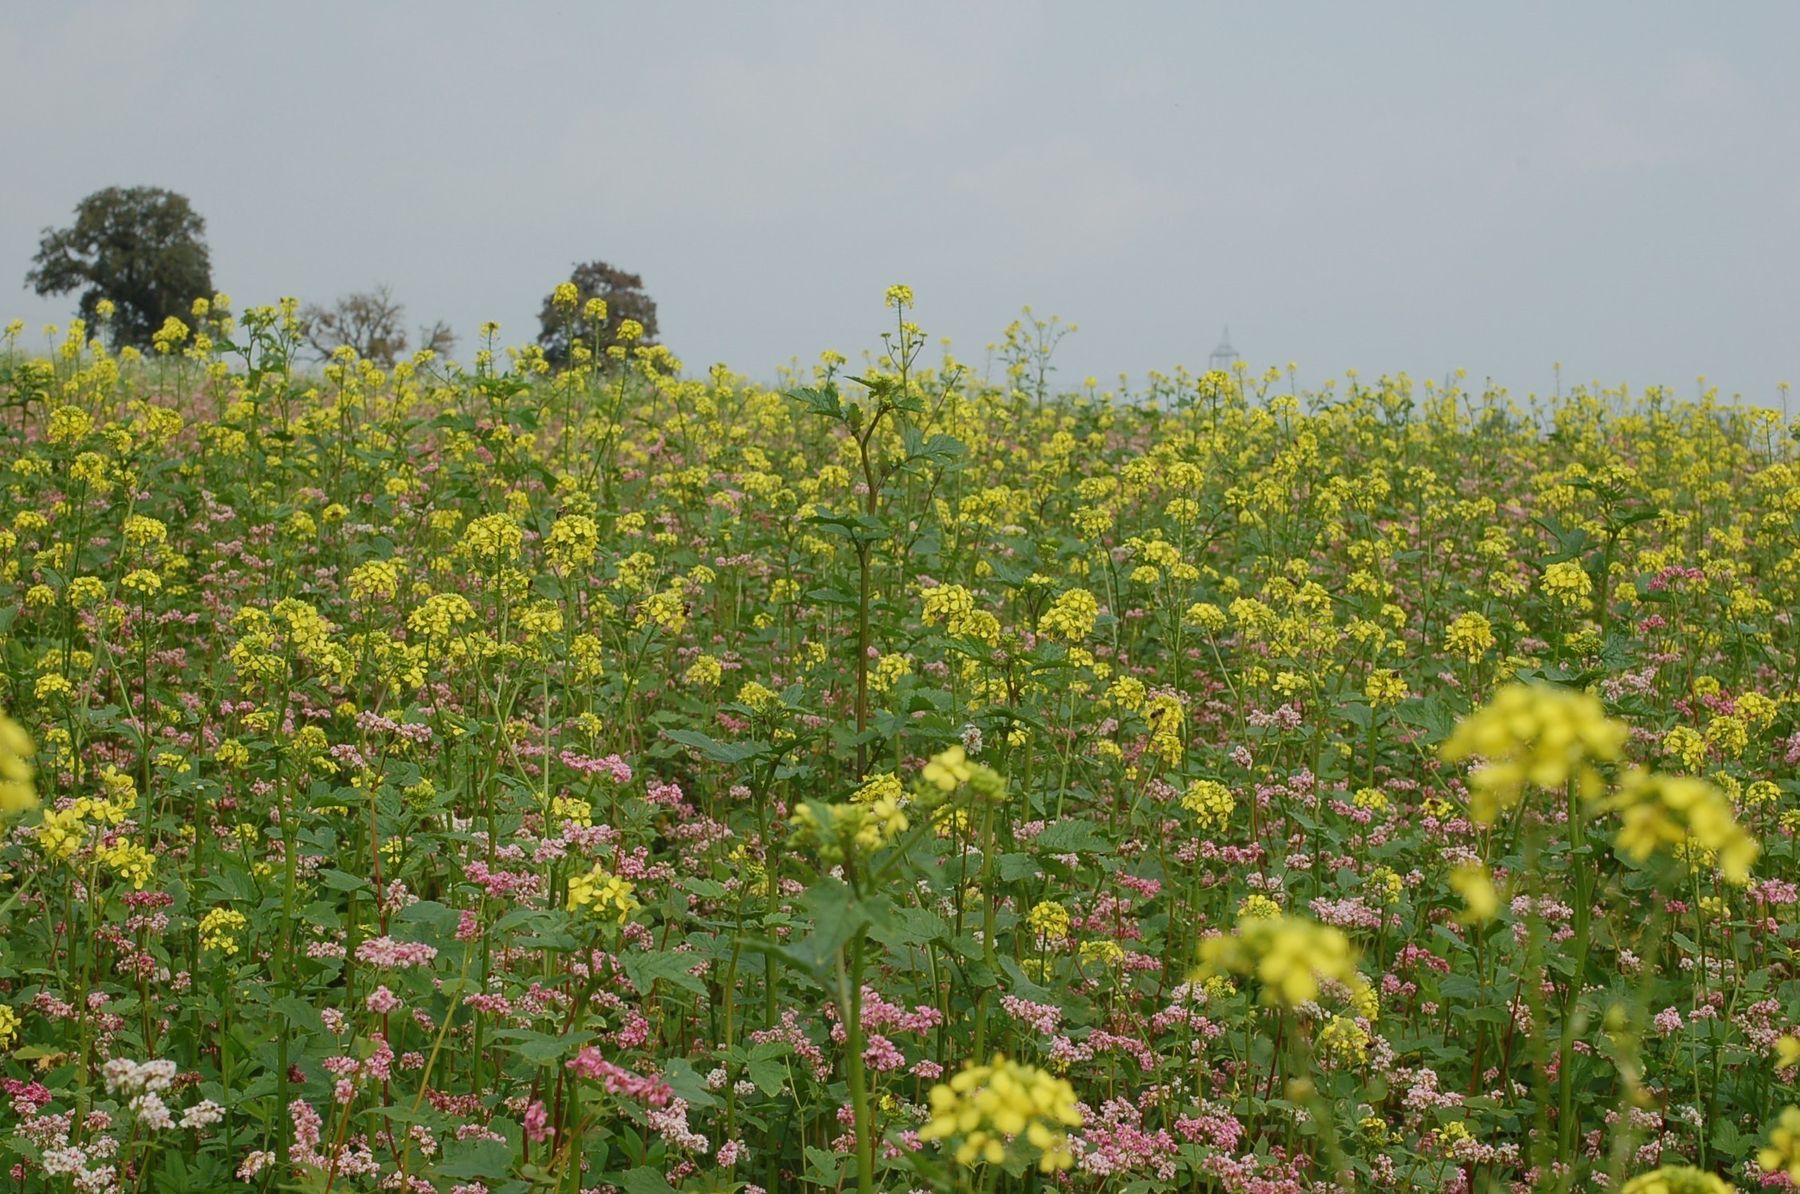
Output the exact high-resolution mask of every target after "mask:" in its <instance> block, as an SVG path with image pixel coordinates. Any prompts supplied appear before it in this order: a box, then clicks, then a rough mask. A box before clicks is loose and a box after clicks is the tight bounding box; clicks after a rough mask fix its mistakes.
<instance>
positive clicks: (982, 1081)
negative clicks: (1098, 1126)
mask: <svg viewBox="0 0 1800 1194" xmlns="http://www.w3.org/2000/svg"><path fill="white" fill-rule="evenodd" d="M1080 1126H1081V1111H1080V1108H1078V1107H1077V1106H1076V1104H1075V1091H1074V1088H1073V1087H1071V1086H1070V1085H1069V1084H1068V1082H1067V1081H1065V1080H1064V1079H1061V1078H1057V1077H1053V1076H1052V1075H1050V1074H1047V1073H1045V1072H1044V1071H1043V1070H1040V1069H1038V1068H1037V1067H1036V1066H1030V1065H1021V1064H1019V1063H1018V1062H1016V1061H1008V1060H1007V1059H1006V1058H1005V1057H1003V1056H1001V1055H1000V1054H998V1053H996V1054H995V1055H994V1060H993V1061H992V1062H990V1063H989V1064H987V1065H974V1064H972V1063H971V1064H969V1065H966V1066H964V1067H963V1069H962V1072H961V1073H959V1074H957V1075H956V1076H955V1077H953V1078H951V1079H950V1081H949V1082H940V1083H939V1084H938V1085H936V1086H934V1087H932V1088H931V1122H929V1123H927V1124H926V1125H925V1126H924V1127H923V1128H921V1129H919V1139H921V1140H949V1139H952V1138H960V1143H958V1144H957V1146H956V1152H955V1156H956V1161H957V1164H959V1165H963V1166H967V1167H970V1168H972V1167H974V1166H976V1165H979V1164H982V1163H984V1162H985V1163H986V1164H989V1165H998V1164H1000V1163H1001V1162H1002V1161H1004V1160H1006V1155H1007V1150H1008V1148H1009V1147H1011V1146H1012V1145H1014V1144H1015V1143H1016V1142H1017V1141H1019V1140H1020V1139H1021V1138H1022V1139H1023V1140H1024V1141H1025V1142H1026V1143H1027V1144H1029V1145H1030V1146H1031V1148H1032V1149H1033V1150H1035V1151H1036V1152H1037V1155H1038V1156H1037V1164H1038V1169H1039V1170H1040V1171H1042V1172H1044V1173H1054V1172H1056V1171H1057V1170H1060V1169H1068V1168H1069V1167H1070V1166H1072V1165H1073V1164H1074V1163H1075V1158H1074V1155H1073V1154H1072V1153H1071V1152H1070V1151H1069V1137H1068V1132H1067V1129H1069V1128H1078V1127H1080Z"/></svg>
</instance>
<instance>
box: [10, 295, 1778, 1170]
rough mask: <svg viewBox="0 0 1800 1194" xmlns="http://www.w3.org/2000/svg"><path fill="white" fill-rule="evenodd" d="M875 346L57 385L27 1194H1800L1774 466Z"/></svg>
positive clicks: (898, 309) (33, 801)
mask: <svg viewBox="0 0 1800 1194" xmlns="http://www.w3.org/2000/svg"><path fill="white" fill-rule="evenodd" d="M888 297H889V303H890V306H891V307H892V308H893V320H892V322H891V323H890V328H891V330H890V331H889V332H888V334H887V335H886V336H884V337H883V338H882V341H881V347H879V348H877V349H876V350H875V351H874V353H873V354H872V356H871V359H870V360H869V361H868V362H867V364H866V367H865V368H864V369H863V370H862V374H863V376H862V377H860V378H855V379H853V378H850V377H848V376H845V374H844V359H843V358H842V357H841V356H838V355H836V354H826V355H825V357H824V358H822V361H821V364H820V365H819V367H818V368H817V369H816V370H815V371H814V373H813V375H812V376H809V377H805V378H792V379H789V381H788V382H787V383H786V384H785V385H784V387H783V389H784V391H785V392H781V391H771V390H768V389H765V388H762V387H760V386H757V385H754V384H751V383H749V382H747V381H745V380H744V379H742V378H738V377H734V376H731V375H729V374H727V373H725V372H724V371H722V370H719V371H715V372H714V373H713V374H712V375H711V376H709V377H707V378H705V379H704V380H699V379H691V378H684V377H683V376H682V375H681V372H680V366H679V363H678V362H677V361H676V360H674V358H673V357H671V356H670V355H669V353H668V351H667V350H666V349H664V348H661V347H655V346H647V345H646V344H645V343H644V342H643V340H642V339H641V336H639V335H637V334H634V333H632V332H631V331H630V329H628V328H622V327H618V326H614V327H613V328H612V329H611V331H610V332H609V333H607V334H606V335H601V334H599V333H597V332H593V331H592V330H591V329H590V331H589V332H588V333H586V334H589V335H591V336H592V343H593V350H592V351H590V352H589V353H587V354H585V355H584V356H582V357H581V358H580V359H576V360H573V361H572V364H573V365H574V367H572V368H570V369H568V370H566V371H561V372H558V371H554V370H552V369H550V368H549V365H548V362H547V361H546V360H545V358H544V356H543V353H542V350H541V349H536V348H533V349H526V350H521V351H517V352H514V353H510V354H497V353H495V352H493V351H492V350H491V349H484V350H483V351H482V352H481V353H480V354H479V355H478V356H477V358H476V360H475V362H474V366H473V368H472V369H470V370H464V369H462V368H459V367H456V366H454V365H450V364H448V363H446V362H443V361H441V360H438V359H436V358H434V357H433V356H432V355H431V354H429V353H425V354H420V355H419V356H418V357H416V358H414V359H411V360H405V361H401V362H400V363H398V364H396V365H395V366H394V367H393V368H392V369H391V370H383V369H381V368H379V367H378V366H376V365H375V364H374V363H372V362H369V361H366V360H362V361H358V360H354V359H350V358H349V357H348V356H346V355H344V354H340V356H339V357H338V358H336V359H335V360H334V362H333V363H331V364H330V365H328V366H327V367H326V368H325V369H324V370H323V372H322V374H319V375H311V376H309V375H304V374H302V373H301V372H300V371H298V370H297V369H296V367H295V366H294V365H293V364H292V361H293V357H294V353H295V351H296V348H297V347H298V341H299V337H300V334H301V325H300V322H299V320H298V317H297V312H296V310H295V307H294V305H293V304H292V303H286V304H283V305H282V306H281V307H278V308H255V309H251V310H247V311H244V312H243V313H242V314H241V315H238V316H236V317H233V315H232V314H231V313H230V310H229V301H228V300H226V299H225V298H224V297H223V296H220V297H219V298H217V299H214V300H212V301H211V302H209V303H203V304H200V305H198V306H197V307H196V309H195V310H194V312H193V313H192V314H190V315H189V316H188V317H187V318H186V319H184V320H176V319H171V320H169V321H167V322H166V323H165V324H164V325H162V327H161V328H160V330H159V331H158V332H157V334H156V337H155V351H154V352H152V353H151V354H149V355H147V356H140V355H139V354H137V353H136V352H125V353H123V354H120V355H117V356H115V355H110V354H109V353H108V352H107V350H106V348H105V347H104V345H103V343H102V341H101V339H100V338H99V337H97V336H95V337H92V338H90V334H91V332H92V331H93V328H92V327H90V326H83V325H80V324H77V325H74V326H72V327H70V328H69V329H67V332H66V334H64V333H58V334H57V338H56V339H54V340H53V341H52V343H51V345H50V351H49V352H48V354H47V355H43V356H35V357H34V356H30V355H27V354H26V353H24V352H23V351H22V350H20V348H19V346H18V342H17V336H18V333H17V331H16V330H14V331H11V332H9V334H8V338H7V341H6V342H5V344H4V345H0V390H3V391H4V393H3V394H0V397H3V398H4V399H5V400H6V403H7V405H4V406H0V418H3V419H4V426H3V427H0V707H3V708H5V709H6V710H7V712H8V714H10V717H11V719H12V720H10V721H8V720H0V815H4V816H6V818H7V819H6V821H5V822H4V836H0V907H3V909H4V910H3V911H0V917H4V920H3V922H0V923H3V925H4V932H3V933H0V1086H3V1088H4V1091H5V1093H6V1096H7V1097H6V1100H5V1102H4V1104H0V1160H3V1163H4V1164H5V1165H7V1166H10V1167H12V1177H13V1179H14V1184H15V1185H16V1187H17V1188H20V1189H32V1190H40V1189H43V1190H67V1189H81V1190H115V1189H117V1190H124V1189H130V1190H158V1191H177V1190H218V1189H226V1188H247V1187H248V1188H258V1189H275V1188H284V1189H306V1190H314V1191H322V1190H327V1189H376V1188H382V1189H407V1190H434V1189H435V1190H455V1191H460V1192H463V1194H470V1192H474V1191H494V1192H498V1191H525V1190H549V1189H557V1190H576V1189H582V1190H600V1189H609V1188H618V1189H622V1190H625V1191H628V1192H630V1194H644V1192H649V1191H665V1190H668V1189H670V1188H674V1189H679V1190H682V1191H700V1190H719V1191H725V1190H748V1189H754V1188H760V1189H762V1190H765V1191H793V1190H837V1189H856V1188H860V1189H863V1190H876V1189H879V1190H912V1189H936V1190H958V1189H986V1190H991V1189H996V1188H1006V1189H1030V1188H1045V1189H1047V1188H1062V1189H1069V1190H1083V1191H1086V1190H1101V1189H1105V1190H1143V1191H1160V1190H1170V1191H1173V1190H1208V1191H1233V1192H1265V1194H1266V1192H1280V1191H1311V1190H1326V1189H1346V1190H1360V1189H1368V1188H1375V1187H1377V1186H1379V1187H1381V1188H1386V1189H1391V1190H1395V1191H1415V1190H1416V1191H1461V1190H1476V1191H1479V1190H1489V1189H1564V1190H1588V1189H1595V1188H1599V1187H1600V1186H1602V1185H1607V1186H1610V1187H1611V1188H1614V1189H1620V1188H1623V1189H1626V1190H1630V1191H1634V1192H1638V1194H1648V1192H1653V1191H1672V1192H1673V1191H1688V1190H1692V1191H1718V1190H1724V1189H1726V1188H1727V1185H1726V1183H1727V1182H1730V1183H1746V1184H1765V1185H1774V1186H1779V1187H1787V1186H1789V1185H1791V1184H1792V1179H1791V1178H1790V1176H1789V1175H1790V1173H1792V1174H1794V1175H1795V1176H1800V1111H1797V1110H1790V1111H1788V1112H1786V1113H1785V1114H1784V1113H1783V1111H1782V1108H1783V1107H1784V1106H1785V1105H1787V1104H1790V1103H1792V1102H1794V1101H1795V1098H1796V1096H1795V1090H1794V1082H1795V1072H1796V1070H1795V1067H1796V1064H1797V1063H1800V1040H1797V1039H1796V1038H1795V1036H1794V1035H1792V1030H1793V1028H1794V1025H1795V1024H1796V1022H1797V1021H1800V981H1797V980H1796V975H1795V954H1794V950H1795V947H1796V941H1797V937H1800V886H1797V884H1796V875H1795V872H1796V866H1795V857H1796V850H1795V844H1794V834H1795V831H1796V829H1800V784H1797V783H1796V781H1795V778H1794V765H1795V764H1796V763H1797V762H1800V716H1797V710H1800V704H1797V701H1800V694H1797V692H1796V688H1795V677H1796V675H1800V628H1797V627H1796V626H1795V625H1794V621H1793V616H1792V614H1793V611H1794V609H1795V608H1796V604H1797V601H1800V563H1797V562H1796V561H1797V557H1796V553H1795V549H1796V546H1800V485H1797V484H1796V482H1797V480H1800V476H1797V474H1796V465H1795V463H1794V455H1795V451H1794V448H1795V444H1794V440H1793V438H1791V436H1790V435H1789V429H1788V428H1787V427H1784V426H1783V424H1782V421H1781V419H1780V418H1779V417H1778V416H1777V415H1775V414H1773V413H1771V412H1767V411H1757V410H1742V409H1735V408H1729V407H1724V406H1720V405H1718V404H1717V403H1716V402H1715V401H1714V400H1712V399H1711V398H1710V397H1706V398H1703V399H1701V400H1699V401H1695V402H1683V401H1676V400H1674V399H1673V398H1671V397H1670V396H1669V395H1668V394H1666V393H1662V392H1658V391H1650V392H1648V393H1645V394H1642V395H1638V396H1631V395H1627V394H1626V393H1625V392H1624V391H1616V392H1613V391H1609V392H1589V391H1585V390H1577V391H1575V392H1574V393H1572V394H1571V395H1569V396H1568V397H1566V398H1564V399H1561V400H1559V401H1558V402H1556V403H1554V404H1548V405H1542V406H1533V407H1532V408H1531V409H1520V408H1519V406H1518V405H1516V404H1515V403H1514V402H1512V401H1511V400H1509V398H1508V397H1507V396H1506V395H1505V394H1504V393H1500V392H1494V391H1490V392H1486V393H1475V392H1469V391H1466V390H1463V389H1461V388H1458V387H1456V386H1454V385H1452V386H1451V387H1450V388H1441V387H1437V386H1434V385H1426V386H1423V387H1418V386H1415V385H1414V384H1413V383H1412V382H1410V381H1409V380H1408V379H1406V378H1404V377H1398V378H1383V379H1381V380H1380V381H1378V382H1376V383H1374V384H1368V383H1366V382H1364V381H1361V380H1358V379H1355V378H1351V379H1349V380H1348V382H1347V383H1344V384H1339V385H1333V386H1329V387H1326V388H1325V389H1323V390H1321V391H1318V392H1313V393H1295V392H1291V391H1290V389H1289V387H1287V386H1285V385H1284V384H1283V379H1282V377H1281V376H1280V375H1279V374H1270V375H1264V376H1260V377H1259V376H1257V375H1254V374H1251V373H1248V372H1246V371H1241V370H1240V371H1239V372H1237V373H1235V374H1231V375H1227V374H1221V373H1210V374H1206V375H1203V376H1198V377H1196V376H1191V375H1188V374H1185V373H1177V374H1175V375H1173V376H1158V377H1154V378H1153V380H1152V382H1151V383H1150V385H1149V386H1148V387H1147V388H1146V390H1144V391H1143V392H1139V393H1134V394H1124V393H1119V394H1102V393H1100V392H1099V391H1098V389H1097V388H1096V387H1093V386H1092V385H1090V386H1088V387H1084V388H1082V389H1079V390H1078V391H1076V392H1074V393H1070V394H1066V395H1064V396H1061V397H1057V396H1055V395H1045V394H1043V393H1042V389H1041V382H1042V378H1043V377H1044V376H1045V370H1044V369H1043V368H1042V367H1041V366H1042V364H1043V362H1039V365H1040V368H1038V369H1037V370H1036V371H1035V374H1033V372H1032V371H1031V370H1030V368H1029V363H1028V361H1027V360H1026V358H1025V357H1024V356H1021V357H1020V358H1019V360H1017V361H1015V362H1014V363H1013V365H1012V367H1011V368H1010V369H1009V371H1008V375H1007V376H1006V377H1004V378H1001V379H1000V380H999V382H998V383H997V384H989V383H987V382H984V381H980V380H977V379H976V378H975V377H973V376H972V375H971V373H970V371H969V370H966V369H964V368H963V367H962V366H960V365H959V364H957V363H956V362H955V361H953V360H951V359H948V358H946V359H943V360H941V361H938V362H933V363H930V364H927V363H926V362H925V361H924V360H923V359H922V345H923V344H924V343H925V336H924V334H923V333H922V332H921V331H920V330H919V329H918V328H917V327H915V326H914V325H913V324H912V323H911V321H910V320H911V314H910V310H909V308H910V304H911V295H910V292H908V291H906V290H905V288H903V287H895V288H893V289H892V290H890V292H889V296H888ZM586 313H587V308H586V307H585V304H584V303H583V301H582V296H580V295H575V294H570V295H566V296H563V297H562V298H553V308H552V315H553V316H556V315H559V314H560V316H562V317H567V318H570V319H574V318H575V317H576V316H577V315H585V314H586ZM615 314H616V313H615ZM620 322H621V323H623V322H624V321H623V320H621V321H620ZM620 333H623V334H620ZM483 334H484V339H485V340H486V341H487V342H488V343H490V344H491V343H492V340H493V335H494V332H493V329H491V328H490V329H485V330H484V333H483ZM609 366H610V367H609ZM1032 376H1035V377H1036V378H1037V379H1038V381H1037V384H1035V385H1034V384H1032V383H1031V381H1030V378H1031V377H1032ZM15 722H16V723H17V724H14V723H15Z"/></svg>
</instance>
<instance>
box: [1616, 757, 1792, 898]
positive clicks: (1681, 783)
mask: <svg viewBox="0 0 1800 1194" xmlns="http://www.w3.org/2000/svg"><path fill="white" fill-rule="evenodd" d="M1607 807H1608V808H1614V809H1617V810H1618V812H1619V818H1620V821H1621V822H1622V824H1621V825H1620V827H1619V837H1618V846H1619V850H1620V851H1621V852H1622V853H1623V854H1624V855H1625V856H1626V857H1628V858H1632V859H1635V860H1636V861H1638V862H1643V861H1644V860H1645V859H1647V858H1649V857H1650V856H1651V855H1652V854H1654V853H1656V851H1657V850H1659V849H1664V848H1667V849H1669V850H1670V851H1671V852H1675V851H1683V852H1685V854H1686V857H1687V858H1688V861H1689V862H1690V864H1692V863H1695V862H1698V861H1699V860H1700V858H1701V857H1704V858H1708V859H1716V860H1717V863H1718V867H1719V871H1720V873H1721V874H1723V875H1724V876H1725V879H1726V881H1727V882H1730V883H1736V884H1743V883H1747V882H1749V879H1750V866H1751V864H1752V863H1754V862H1755V861H1756V856H1757V855H1758V854H1760V853H1761V852H1762V847H1761V845H1759V844H1758V843H1757V840H1756V839H1755V838H1753V837H1751V836H1750V834H1749V832H1748V831H1747V830H1745V829H1744V827H1743V826H1742V825H1740V824H1738V821H1737V817H1736V816H1735V815H1733V813H1732V810H1731V801H1730V800H1728V799H1726V797H1725V793H1723V792H1721V791H1720V790H1719V789H1718V788H1715V787H1714V786H1713V785H1711V784H1709V783H1707V782H1706V781H1705V780H1702V779H1690V778H1687V777H1685V776H1677V775H1658V774H1655V773H1654V772H1649V771H1645V770H1643V769H1641V768H1633V769H1632V770H1631V771H1629V772H1627V773H1626V775H1625V777H1624V779H1623V780H1622V781H1621V782H1620V784H1619V790H1618V793H1617V794H1616V795H1615V796H1614V797H1613V798H1612V799H1611V800H1609V801H1608V802H1607Z"/></svg>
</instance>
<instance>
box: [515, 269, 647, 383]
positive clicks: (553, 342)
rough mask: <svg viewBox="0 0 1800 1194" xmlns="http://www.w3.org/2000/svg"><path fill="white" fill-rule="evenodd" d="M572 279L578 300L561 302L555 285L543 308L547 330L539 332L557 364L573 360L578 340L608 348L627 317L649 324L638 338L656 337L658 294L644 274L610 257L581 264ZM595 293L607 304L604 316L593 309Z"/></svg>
mask: <svg viewBox="0 0 1800 1194" xmlns="http://www.w3.org/2000/svg"><path fill="white" fill-rule="evenodd" d="M569 283H570V284H571V285H573V286H574V287H575V301H574V302H573V303H568V302H566V301H565V302H561V303H559V302H558V301H557V295H556V292H555V291H551V292H550V293H549V294H547V295H545V296H544V307H543V310H542V311H541V312H540V313H539V314H538V322H539V324H540V325H541V327H542V329H543V330H542V331H540V332H539V333H538V338H537V342H538V343H539V344H540V345H542V346H543V349H544V356H545V358H546V359H547V360H549V362H550V363H551V364H552V365H554V366H556V367H557V368H563V367H565V366H567V365H568V364H569V359H570V356H571V353H572V350H573V347H574V346H575V345H577V344H582V345H586V346H587V347H588V348H590V349H593V350H595V351H596V352H597V353H601V354H604V353H605V352H606V350H607V348H609V347H610V346H611V345H613V344H615V343H617V342H618V331H619V325H620V324H621V323H623V322H624V321H625V320H627V319H634V320H636V321H637V322H638V323H639V324H641V325H642V326H643V329H644V332H643V335H642V336H641V337H639V338H638V339H637V340H635V341H633V343H635V344H654V343H656V300H655V299H653V298H651V297H650V295H649V293H648V292H647V291H645V289H644V279H643V278H642V277H640V276H639V275H637V274H632V273H627V272H626V271H624V270H622V269H618V268H616V267H614V266H611V265H608V264H607V263H606V262H604V261H589V262H587V263H585V264H580V265H577V266H575V268H574V269H573V270H572V271H571V272H570V274H569ZM565 293H566V292H565ZM591 299H600V300H601V301H603V302H604V303H605V304H606V314H605V317H604V319H599V318H595V316H594V314H593V313H591V308H590V305H589V300H591Z"/></svg>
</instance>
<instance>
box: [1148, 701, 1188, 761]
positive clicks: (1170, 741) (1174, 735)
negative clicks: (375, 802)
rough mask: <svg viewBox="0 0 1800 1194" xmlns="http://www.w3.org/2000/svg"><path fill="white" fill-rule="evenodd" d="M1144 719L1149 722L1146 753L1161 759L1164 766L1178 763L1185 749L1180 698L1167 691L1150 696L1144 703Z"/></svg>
mask: <svg viewBox="0 0 1800 1194" xmlns="http://www.w3.org/2000/svg"><path fill="white" fill-rule="evenodd" d="M1144 720H1145V721H1147V722H1149V723H1150V743H1149V747H1148V751H1147V753H1148V754H1150V755H1152V756H1153V757H1155V758H1158V759H1161V760H1162V761H1163V763H1164V765H1165V766H1169V767H1173V766H1175V765H1176V764H1178V763H1180V762H1181V756H1182V754H1183V752H1184V751H1185V750H1186V749H1187V748H1186V746H1185V744H1184V743H1183V741H1182V735H1181V731H1182V723H1183V722H1184V721H1185V720H1186V718H1185V716H1184V714H1183V712H1182V708H1181V698H1180V697H1178V696H1175V695H1174V694H1173V693H1167V692H1164V693H1158V694H1157V695H1155V696H1153V697H1151V698H1150V699H1149V700H1148V701H1147V702H1145V704H1144Z"/></svg>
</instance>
